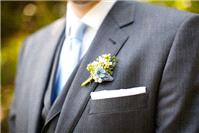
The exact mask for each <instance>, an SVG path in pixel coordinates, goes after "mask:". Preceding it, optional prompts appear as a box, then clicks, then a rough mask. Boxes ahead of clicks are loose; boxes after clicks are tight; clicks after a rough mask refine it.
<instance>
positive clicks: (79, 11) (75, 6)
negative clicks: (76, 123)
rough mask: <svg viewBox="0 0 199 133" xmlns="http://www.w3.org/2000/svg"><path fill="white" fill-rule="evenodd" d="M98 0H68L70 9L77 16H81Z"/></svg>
mask: <svg viewBox="0 0 199 133" xmlns="http://www.w3.org/2000/svg"><path fill="white" fill-rule="evenodd" d="M99 1H100V0H96V1H80V0H79V1H70V2H71V5H72V10H73V11H74V13H75V14H76V15H77V16H78V17H79V18H82V17H83V16H84V15H85V14H86V13H87V12H88V11H89V10H91V9H92V8H93V7H94V6H95V5H96V4H97V3H99Z"/></svg>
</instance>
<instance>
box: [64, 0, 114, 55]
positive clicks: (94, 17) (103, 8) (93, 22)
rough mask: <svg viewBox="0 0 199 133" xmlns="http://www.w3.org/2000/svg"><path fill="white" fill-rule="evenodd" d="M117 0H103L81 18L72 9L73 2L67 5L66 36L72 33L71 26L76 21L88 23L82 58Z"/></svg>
mask: <svg viewBox="0 0 199 133" xmlns="http://www.w3.org/2000/svg"><path fill="white" fill-rule="evenodd" d="M115 2H116V0H109V1H106V0H101V1H100V2H99V3H98V4H97V5H95V6H94V7H93V8H92V9H91V10H90V11H89V12H88V13H86V14H85V15H84V16H83V17H82V18H81V19H79V18H78V17H77V16H76V15H75V13H74V12H73V10H72V7H71V3H70V2H68V5H67V17H66V22H67V24H66V37H67V36H68V35H69V34H70V28H71V27H72V26H73V24H75V23H76V21H81V22H83V23H84V24H86V25H87V29H86V31H85V34H84V37H83V44H82V52H81V58H82V57H83V56H84V54H85V53H86V51H87V50H88V48H89V46H90V45H91V43H92V41H93V39H94V37H95V35H96V33H97V31H98V29H99V27H100V26H101V24H102V22H103V21H104V19H105V17H106V16H107V14H108V13H109V11H110V10H111V8H112V7H113V5H114V4H115Z"/></svg>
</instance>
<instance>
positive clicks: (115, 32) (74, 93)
mask: <svg viewBox="0 0 199 133" xmlns="http://www.w3.org/2000/svg"><path fill="white" fill-rule="evenodd" d="M133 9H134V7H133V6H131V7H129V6H128V4H126V3H123V2H117V3H116V4H115V6H114V7H113V8H112V10H111V11H110V12H109V14H108V16H107V17H106V19H105V20H104V22H103V24H102V25H101V27H100V29H99V31H98V33H97V35H96V37H95V39H94V41H93V43H92V45H91V46H90V48H89V50H88V52H87V53H86V55H85V57H84V58H83V60H82V62H81V64H80V66H79V69H78V70H77V73H76V75H75V77H74V80H73V82H72V84H71V86H70V89H69V91H68V94H67V96H66V97H65V101H64V103H63V107H62V110H61V114H60V116H59V119H58V123H57V127H56V130H55V132H57V133H66V132H71V131H73V129H74V128H75V126H76V124H77V122H78V121H79V119H80V117H81V115H82V113H83V111H84V109H85V107H86V105H87V103H88V101H89V99H90V93H91V92H92V91H94V90H95V88H96V87H97V85H98V84H96V83H92V84H91V85H90V86H88V87H81V86H80V85H81V83H82V82H83V81H85V80H86V79H87V78H88V77H89V73H88V72H87V70H86V67H87V64H89V63H90V62H92V61H94V60H95V59H96V57H98V56H100V55H102V54H107V53H111V55H117V54H118V52H119V50H120V49H121V48H122V46H123V45H124V44H125V42H126V41H127V40H128V35H127V34H126V33H125V32H124V31H123V28H124V27H126V26H127V25H130V24H132V23H133V21H134V15H133V14H132V12H133V11H132V10H133Z"/></svg>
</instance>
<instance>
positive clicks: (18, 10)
mask: <svg viewBox="0 0 199 133" xmlns="http://www.w3.org/2000/svg"><path fill="white" fill-rule="evenodd" d="M144 2H149V3H154V4H158V5H163V6H170V7H174V8H177V9H179V10H186V11H190V12H195V13H199V1H191V0H177V1H165V0H162V1H160V0H159V1H157V0H145V1H144ZM65 10H66V2H64V1H43V2H42V1H1V95H0V97H1V106H0V122H1V126H2V128H1V131H2V133H7V132H8V123H7V119H8V113H9V107H10V104H11V101H12V96H13V88H14V79H15V73H16V64H17V57H18V53H19V50H20V46H21V44H22V42H23V40H24V39H25V37H26V36H27V35H29V34H31V33H33V32H35V31H36V30H38V29H39V28H41V27H42V26H44V25H47V24H49V23H51V22H53V21H54V20H56V19H58V18H60V17H63V16H64V15H65Z"/></svg>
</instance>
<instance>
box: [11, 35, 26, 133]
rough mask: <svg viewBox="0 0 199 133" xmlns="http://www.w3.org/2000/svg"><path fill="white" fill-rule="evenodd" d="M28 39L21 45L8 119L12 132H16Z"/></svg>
mask: <svg viewBox="0 0 199 133" xmlns="http://www.w3.org/2000/svg"><path fill="white" fill-rule="evenodd" d="M27 40H28V39H26V40H25V41H24V43H23V45H22V47H21V50H20V54H19V57H18V64H17V74H16V78H15V87H14V98H13V102H12V105H11V107H10V114H9V119H8V123H9V131H10V133H16V117H17V116H16V111H17V97H18V93H19V87H18V86H19V84H20V83H19V81H20V77H21V73H22V71H23V70H22V63H23V58H24V51H25V46H26V43H27Z"/></svg>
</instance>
